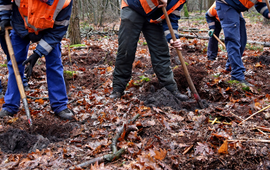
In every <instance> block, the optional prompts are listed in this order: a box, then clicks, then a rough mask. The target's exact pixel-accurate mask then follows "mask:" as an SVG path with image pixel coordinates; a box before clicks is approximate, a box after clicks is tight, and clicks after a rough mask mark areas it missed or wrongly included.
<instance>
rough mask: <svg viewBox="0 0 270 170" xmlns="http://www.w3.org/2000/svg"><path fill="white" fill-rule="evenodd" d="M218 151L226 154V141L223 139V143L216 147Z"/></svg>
mask: <svg viewBox="0 0 270 170" xmlns="http://www.w3.org/2000/svg"><path fill="white" fill-rule="evenodd" d="M218 153H220V154H228V141H227V140H225V141H224V143H223V144H222V145H221V146H220V148H219V149H218Z"/></svg>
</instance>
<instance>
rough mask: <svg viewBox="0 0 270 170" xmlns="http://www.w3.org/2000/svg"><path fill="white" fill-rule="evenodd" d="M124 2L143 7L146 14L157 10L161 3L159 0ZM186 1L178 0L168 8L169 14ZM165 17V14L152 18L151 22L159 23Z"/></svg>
mask: <svg viewBox="0 0 270 170" xmlns="http://www.w3.org/2000/svg"><path fill="white" fill-rule="evenodd" d="M122 2H124V3H125V4H124V5H127V6H130V7H131V6H137V7H138V8H142V9H143V11H144V13H145V14H146V15H148V14H150V13H151V12H153V11H154V10H156V9H157V6H158V5H159V1H158V0H123V1H122ZM185 2H186V0H178V1H177V2H176V3H175V4H174V5H173V6H172V7H171V8H170V9H168V8H167V13H168V15H169V14H171V13H172V12H173V11H175V10H176V9H177V8H178V7H180V6H181V5H182V4H184V3H185ZM122 6H123V3H122ZM167 7H168V6H167ZM135 10H136V9H135ZM163 19H165V15H164V14H163V15H162V16H160V17H159V18H157V19H155V20H153V19H150V22H151V23H159V22H161V21H162V20H163Z"/></svg>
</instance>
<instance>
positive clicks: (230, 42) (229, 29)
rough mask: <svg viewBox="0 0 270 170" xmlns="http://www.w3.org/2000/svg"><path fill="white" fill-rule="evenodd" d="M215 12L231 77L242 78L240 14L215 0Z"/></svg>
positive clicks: (243, 69) (243, 68)
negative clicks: (219, 23)
mask: <svg viewBox="0 0 270 170" xmlns="http://www.w3.org/2000/svg"><path fill="white" fill-rule="evenodd" d="M216 9H217V13H218V16H219V18H220V22H221V25H222V28H223V31H224V35H225V44H226V49H227V53H228V58H229V63H230V65H231V68H232V72H231V79H233V80H239V81H241V80H244V79H245V76H244V73H243V72H244V71H245V67H244V65H243V62H242V59H241V57H242V54H241V39H240V36H241V34H240V30H241V24H240V17H241V14H240V13H239V12H237V11H236V10H235V9H234V8H232V7H231V6H229V5H226V4H224V3H219V2H217V6H216Z"/></svg>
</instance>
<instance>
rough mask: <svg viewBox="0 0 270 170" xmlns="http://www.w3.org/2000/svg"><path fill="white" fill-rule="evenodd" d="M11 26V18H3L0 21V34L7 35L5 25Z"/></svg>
mask: <svg viewBox="0 0 270 170" xmlns="http://www.w3.org/2000/svg"><path fill="white" fill-rule="evenodd" d="M7 26H10V20H9V19H3V20H2V21H1V22H0V27H1V31H0V35H5V27H7Z"/></svg>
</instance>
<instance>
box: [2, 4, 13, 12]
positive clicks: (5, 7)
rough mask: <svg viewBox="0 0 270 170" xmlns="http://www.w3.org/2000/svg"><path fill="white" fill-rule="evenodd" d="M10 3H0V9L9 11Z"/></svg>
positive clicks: (10, 8)
mask: <svg viewBox="0 0 270 170" xmlns="http://www.w3.org/2000/svg"><path fill="white" fill-rule="evenodd" d="M11 10H12V5H0V11H11Z"/></svg>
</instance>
